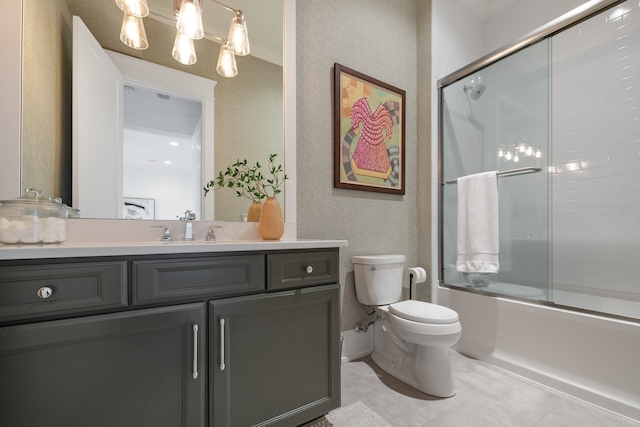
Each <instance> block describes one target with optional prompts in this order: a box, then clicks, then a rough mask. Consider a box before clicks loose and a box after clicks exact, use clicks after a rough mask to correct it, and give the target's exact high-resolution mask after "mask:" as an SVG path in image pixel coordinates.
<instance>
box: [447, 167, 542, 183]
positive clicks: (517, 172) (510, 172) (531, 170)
mask: <svg viewBox="0 0 640 427" xmlns="http://www.w3.org/2000/svg"><path fill="white" fill-rule="evenodd" d="M541 170H542V168H534V167H528V168H519V169H509V170H506V171H501V172H498V176H500V175H524V174H527V173H537V172H540V171H541ZM457 182H458V180H457V179H453V180H451V181H447V182H445V184H456V183H457Z"/></svg>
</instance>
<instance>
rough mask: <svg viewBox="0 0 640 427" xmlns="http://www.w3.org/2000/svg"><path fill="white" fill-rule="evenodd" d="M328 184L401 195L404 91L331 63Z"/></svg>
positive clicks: (403, 144) (403, 148)
mask: <svg viewBox="0 0 640 427" xmlns="http://www.w3.org/2000/svg"><path fill="white" fill-rule="evenodd" d="M333 85H334V123H333V126H334V164H333V172H334V173H333V176H334V179H333V186H334V187H335V188H348V189H352V190H363V191H377V192H381V193H393V194H404V192H405V184H404V183H405V177H404V176H405V170H404V168H405V161H404V160H405V159H404V153H405V137H404V133H405V113H404V111H405V91H404V90H402V89H398V88H396V87H393V86H391V85H388V84H386V83H383V82H381V81H379V80H376V79H374V78H372V77H369V76H365V75H364V74H362V73H359V72H357V71H354V70H352V69H349V68H347V67H345V66H343V65H340V64H334V81H333Z"/></svg>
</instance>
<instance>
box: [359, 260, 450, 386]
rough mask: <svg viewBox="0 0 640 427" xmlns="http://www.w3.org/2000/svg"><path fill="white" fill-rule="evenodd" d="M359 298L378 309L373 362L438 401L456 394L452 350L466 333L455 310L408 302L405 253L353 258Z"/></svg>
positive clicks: (375, 323)
mask: <svg viewBox="0 0 640 427" xmlns="http://www.w3.org/2000/svg"><path fill="white" fill-rule="evenodd" d="M353 263H354V274H355V282H356V294H357V296H358V301H360V302H361V303H362V304H365V305H368V306H371V307H374V308H375V311H376V314H377V316H376V319H375V320H374V322H373V352H372V354H371V358H372V360H373V361H374V362H375V363H376V365H378V366H379V367H380V368H382V369H383V370H384V371H386V372H388V373H389V374H391V375H392V376H394V377H396V378H397V379H399V380H400V381H403V382H405V383H407V384H409V385H410V386H412V387H414V388H416V389H417V390H420V391H422V392H423V393H427V394H430V395H432V396H436V397H451V396H453V395H454V394H455V393H456V388H455V383H454V381H453V375H452V372H451V362H450V356H449V348H450V347H451V346H452V345H454V344H455V343H456V342H457V341H458V340H459V339H460V335H461V333H462V327H461V325H460V321H459V318H458V314H457V313H456V312H455V311H454V310H451V309H450V308H447V307H443V306H439V305H437V304H431V303H427V302H422V301H414V300H407V301H401V299H402V277H403V274H402V273H403V263H404V256H403V255H373V256H356V257H353Z"/></svg>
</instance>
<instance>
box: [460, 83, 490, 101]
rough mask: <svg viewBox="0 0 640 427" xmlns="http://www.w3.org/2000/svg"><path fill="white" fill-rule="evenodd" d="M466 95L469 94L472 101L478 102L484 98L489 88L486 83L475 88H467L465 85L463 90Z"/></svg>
mask: <svg viewBox="0 0 640 427" xmlns="http://www.w3.org/2000/svg"><path fill="white" fill-rule="evenodd" d="M462 89H463V90H464V93H466V94H469V96H470V97H471V99H473V100H476V101H477V100H478V99H480V97H481V96H482V94H483V93H484V91H485V90H487V86H485V84H484V83H478V84H477V85H475V86H467V85H465V86H464V87H463V88H462Z"/></svg>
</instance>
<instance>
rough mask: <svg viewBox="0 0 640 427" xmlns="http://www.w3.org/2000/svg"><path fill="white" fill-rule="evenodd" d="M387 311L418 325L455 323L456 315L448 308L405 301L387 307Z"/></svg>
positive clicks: (421, 302)
mask: <svg viewBox="0 0 640 427" xmlns="http://www.w3.org/2000/svg"><path fill="white" fill-rule="evenodd" d="M389 311H390V312H391V313H393V314H395V315H396V316H399V317H402V318H404V319H408V320H413V321H414V322H420V323H432V324H445V323H455V322H457V321H458V320H459V319H458V313H456V312H455V311H454V310H451V309H450V308H448V307H444V306H441V305H437V304H431V303H428V302H423V301H415V300H407V301H402V302H396V303H394V304H391V305H390V306H389Z"/></svg>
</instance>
